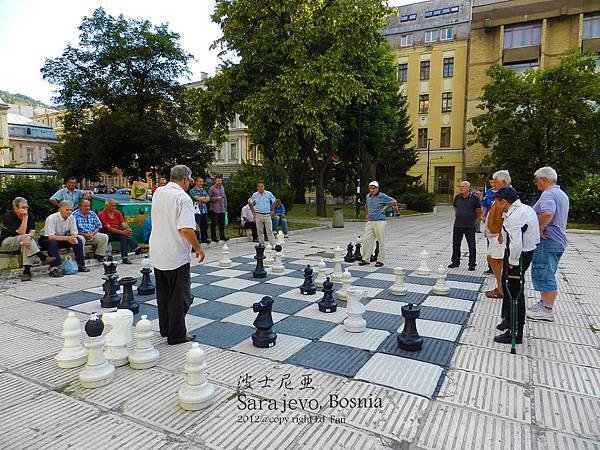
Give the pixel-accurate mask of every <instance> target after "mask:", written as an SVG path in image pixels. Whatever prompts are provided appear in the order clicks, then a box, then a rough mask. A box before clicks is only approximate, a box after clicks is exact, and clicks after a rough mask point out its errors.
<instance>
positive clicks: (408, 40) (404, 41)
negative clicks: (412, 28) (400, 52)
mask: <svg viewBox="0 0 600 450" xmlns="http://www.w3.org/2000/svg"><path fill="white" fill-rule="evenodd" d="M412 43H413V37H412V34H407V35H404V36H400V47H410V46H411V45H412Z"/></svg>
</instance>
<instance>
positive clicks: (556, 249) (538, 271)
mask: <svg viewBox="0 0 600 450" xmlns="http://www.w3.org/2000/svg"><path fill="white" fill-rule="evenodd" d="M557 181H558V175H557V173H556V170H554V169H553V168H552V167H542V168H540V169H538V170H536V172H535V185H536V187H537V188H538V190H540V191H542V195H541V196H540V199H539V200H538V201H537V203H536V204H535V205H533V210H534V211H535V212H536V213H537V215H538V220H539V223H540V237H541V241H540V243H539V245H538V246H537V248H536V249H535V252H534V253H533V260H532V262H531V281H532V282H533V287H534V289H535V290H536V291H539V292H540V294H541V297H542V298H541V300H539V301H538V302H537V303H536V304H535V305H534V306H533V307H532V308H530V309H529V310H528V311H527V317H528V318H530V319H536V320H548V321H554V312H553V306H554V302H555V300H556V295H557V293H558V285H557V283H556V270H557V268H558V261H559V260H560V257H561V256H562V254H563V253H564V251H565V249H566V248H567V235H566V231H567V220H568V218H569V197H567V194H565V193H564V192H563V191H562V190H561V188H560V186H559V185H557V184H556V182H557Z"/></svg>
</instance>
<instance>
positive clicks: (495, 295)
mask: <svg viewBox="0 0 600 450" xmlns="http://www.w3.org/2000/svg"><path fill="white" fill-rule="evenodd" d="M485 296H486V297H487V298H503V297H504V295H502V294H501V293H500V292H498V290H497V289H492V290H491V291H485Z"/></svg>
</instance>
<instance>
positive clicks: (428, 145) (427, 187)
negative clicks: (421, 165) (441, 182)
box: [425, 138, 433, 192]
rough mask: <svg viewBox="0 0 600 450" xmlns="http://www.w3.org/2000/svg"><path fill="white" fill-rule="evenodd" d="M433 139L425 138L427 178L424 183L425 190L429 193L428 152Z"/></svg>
mask: <svg viewBox="0 0 600 450" xmlns="http://www.w3.org/2000/svg"><path fill="white" fill-rule="evenodd" d="M432 139H433V138H427V178H426V181H425V190H426V191H427V192H429V152H430V150H431V141H432Z"/></svg>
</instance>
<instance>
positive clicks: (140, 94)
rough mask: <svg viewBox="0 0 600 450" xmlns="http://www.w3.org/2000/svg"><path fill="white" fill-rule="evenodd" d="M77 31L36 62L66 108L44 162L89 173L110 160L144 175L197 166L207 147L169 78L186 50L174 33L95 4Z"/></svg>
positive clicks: (183, 63)
mask: <svg viewBox="0 0 600 450" xmlns="http://www.w3.org/2000/svg"><path fill="white" fill-rule="evenodd" d="M79 30H80V35H79V45H78V46H77V47H73V46H71V45H70V44H69V45H67V47H66V48H65V50H64V51H63V54H62V56H60V57H59V58H56V59H54V60H46V62H45V64H44V67H43V68H42V74H43V76H44V79H46V80H48V81H49V82H51V83H53V84H55V85H57V86H58V87H59V88H58V92H57V95H56V97H55V98H54V100H55V101H56V102H58V103H61V104H64V106H65V107H66V108H67V113H66V116H65V120H64V129H65V134H64V139H63V142H62V143H61V144H60V145H59V146H57V148H56V150H54V151H53V153H52V154H51V155H50V157H49V158H48V160H47V162H46V165H48V166H52V167H56V168H57V169H58V170H59V171H60V172H62V173H63V174H77V175H79V176H85V177H88V178H91V179H96V178H97V175H98V173H99V172H101V171H104V172H110V171H111V170H112V169H113V168H115V167H118V168H121V169H123V170H124V173H125V175H126V176H129V177H143V178H145V175H146V173H147V172H149V171H154V170H156V171H158V172H160V173H164V172H165V171H166V170H167V168H169V167H170V166H172V165H174V164H176V163H184V164H185V163H187V164H188V165H190V166H191V168H192V170H195V171H196V172H203V171H204V168H205V167H206V165H207V164H208V163H210V161H211V158H212V155H213V151H214V149H213V148H212V147H211V146H210V145H207V144H206V140H205V139H204V138H203V136H201V135H195V136H194V135H193V134H192V133H191V131H192V129H191V124H192V123H194V122H195V120H196V119H195V114H196V112H195V109H194V108H193V107H192V103H191V101H190V98H191V97H192V96H191V95H190V94H189V93H188V92H186V91H187V89H185V88H184V87H182V86H181V85H180V84H179V83H178V82H177V79H178V78H179V77H181V76H183V75H186V74H187V73H188V69H187V64H188V60H189V59H190V57H191V55H189V54H188V53H186V52H185V51H184V50H183V49H182V48H181V47H180V45H179V35H178V34H176V33H173V32H171V31H169V30H168V28H167V26H166V25H164V24H163V25H158V26H154V25H152V24H151V23H150V22H149V21H147V20H136V19H126V18H124V17H123V16H122V15H120V16H119V17H117V18H115V17H112V16H111V15H109V14H107V13H106V12H105V11H104V10H103V9H102V8H99V9H96V10H95V11H94V13H93V14H92V16H91V17H84V18H83V21H82V23H81V25H80V26H79Z"/></svg>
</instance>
